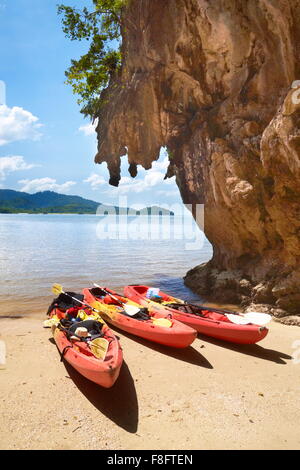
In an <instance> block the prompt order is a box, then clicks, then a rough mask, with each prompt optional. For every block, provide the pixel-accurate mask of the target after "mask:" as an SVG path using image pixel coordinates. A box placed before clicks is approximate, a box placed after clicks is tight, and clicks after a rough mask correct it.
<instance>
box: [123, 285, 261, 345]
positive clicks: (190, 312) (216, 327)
mask: <svg viewBox="0 0 300 470" xmlns="http://www.w3.org/2000/svg"><path fill="white" fill-rule="evenodd" d="M149 289H151V288H149V287H148V286H126V287H125V288H124V293H125V295H126V296H127V297H128V298H129V299H131V300H133V301H134V302H138V303H140V304H141V305H143V306H146V307H148V306H150V305H151V306H152V307H153V308H157V309H158V310H160V311H161V312H162V313H164V314H167V313H169V314H170V315H172V316H173V318H175V319H176V320H178V321H180V322H183V323H184V324H186V325H188V326H190V327H192V328H194V329H195V330H197V331H198V332H199V333H202V334H204V335H207V336H211V337H212V338H216V339H221V340H223V341H229V342H232V343H237V344H254V343H257V342H259V341H261V340H262V339H264V338H265V337H266V335H267V334H268V331H269V330H268V328H266V327H265V326H258V325H253V324H248V325H237V324H235V323H232V322H231V321H230V320H229V319H228V318H227V316H226V315H225V314H222V313H220V312H219V311H218V310H217V309H216V311H213V309H208V310H206V309H205V306H201V305H199V306H196V305H192V304H188V303H186V302H184V301H182V300H181V299H176V298H175V297H172V296H171V295H168V294H166V293H165V292H162V291H159V292H158V297H159V298H160V300H159V302H155V300H151V299H148V298H147V293H148V290H149Z"/></svg>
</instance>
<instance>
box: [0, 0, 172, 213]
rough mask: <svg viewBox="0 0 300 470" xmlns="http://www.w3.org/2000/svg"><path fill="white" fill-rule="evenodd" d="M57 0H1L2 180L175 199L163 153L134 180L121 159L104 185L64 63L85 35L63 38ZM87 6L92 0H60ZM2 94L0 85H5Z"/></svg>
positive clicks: (148, 199)
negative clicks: (113, 180) (118, 170)
mask: <svg viewBox="0 0 300 470" xmlns="http://www.w3.org/2000/svg"><path fill="white" fill-rule="evenodd" d="M57 3H60V2H59V0H0V80H1V81H3V82H4V83H5V85H6V102H5V103H4V99H3V96H2V100H1V86H0V187H1V188H10V189H16V190H23V191H27V192H32V193H33V192H36V191H38V190H46V189H52V190H54V191H57V192H63V193H66V194H78V195H80V196H83V197H87V198H90V199H93V200H96V201H99V202H107V203H117V202H118V199H119V197H120V196H122V197H128V203H129V204H131V203H137V202H139V203H147V204H149V203H150V204H152V203H153V204H156V203H173V202H178V201H179V200H180V197H179V192H178V189H177V186H176V184H175V181H174V178H173V179H172V180H168V181H167V182H163V181H162V179H163V176H164V172H165V170H166V166H167V158H166V156H165V155H164V153H163V152H162V155H161V158H160V160H159V162H157V163H154V165H153V169H152V170H150V171H148V172H145V171H144V170H143V169H140V172H139V176H138V178H137V179H135V180H133V179H131V178H130V177H129V174H128V172H127V166H128V165H127V162H126V158H125V159H124V163H123V164H122V175H123V179H122V180H121V185H120V188H119V189H117V188H113V187H111V186H109V185H108V173H107V168H106V164H104V165H101V166H99V165H95V164H94V155H95V153H96V134H95V132H94V131H93V129H91V127H90V126H89V121H88V120H86V119H84V117H83V116H82V115H81V114H80V112H79V106H78V105H77V100H76V97H75V96H74V95H73V94H72V90H71V88H70V87H69V86H67V85H66V84H65V83H64V81H65V76H64V71H65V70H66V69H67V68H68V67H69V65H70V61H71V58H77V57H79V56H80V55H81V54H83V53H85V52H86V50H87V47H88V43H87V42H86V41H84V42H81V43H80V42H75V41H74V42H71V41H70V40H69V39H67V38H65V36H64V33H63V32H62V29H61V22H60V21H61V20H60V17H58V16H57V13H56V5H57ZM61 3H65V4H68V5H74V4H75V5H76V6H77V7H80V6H84V5H86V6H89V5H90V3H91V2H90V1H89V0H76V2H75V0H69V1H68V0H65V2H61ZM2 95H3V93H2Z"/></svg>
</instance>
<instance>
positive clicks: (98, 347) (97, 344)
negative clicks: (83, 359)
mask: <svg viewBox="0 0 300 470" xmlns="http://www.w3.org/2000/svg"><path fill="white" fill-rule="evenodd" d="M89 347H90V350H91V351H92V353H93V354H94V356H95V357H96V358H97V359H103V360H104V359H105V356H106V354H107V351H108V347H109V342H108V341H107V339H105V338H95V339H93V340H92V341H90V342H89Z"/></svg>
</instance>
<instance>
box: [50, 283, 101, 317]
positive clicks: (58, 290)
mask: <svg viewBox="0 0 300 470" xmlns="http://www.w3.org/2000/svg"><path fill="white" fill-rule="evenodd" d="M52 292H53V294H54V295H60V294H64V295H67V296H68V297H70V298H71V299H72V300H74V301H75V302H78V303H79V304H81V305H84V306H85V307H88V308H90V309H91V310H93V312H96V313H99V314H101V312H100V310H97V309H95V308H93V307H91V306H90V305H89V304H87V303H86V302H82V301H81V300H78V299H76V298H75V297H72V295H70V294H68V293H67V292H64V290H63V288H62V286H61V285H60V284H53V286H52Z"/></svg>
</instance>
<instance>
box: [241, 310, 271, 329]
mask: <svg viewBox="0 0 300 470" xmlns="http://www.w3.org/2000/svg"><path fill="white" fill-rule="evenodd" d="M244 317H245V318H247V320H248V321H250V322H251V323H254V324H255V325H259V326H264V325H267V323H270V321H271V320H272V317H271V315H269V314H267V313H261V312H247V313H245V314H244Z"/></svg>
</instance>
